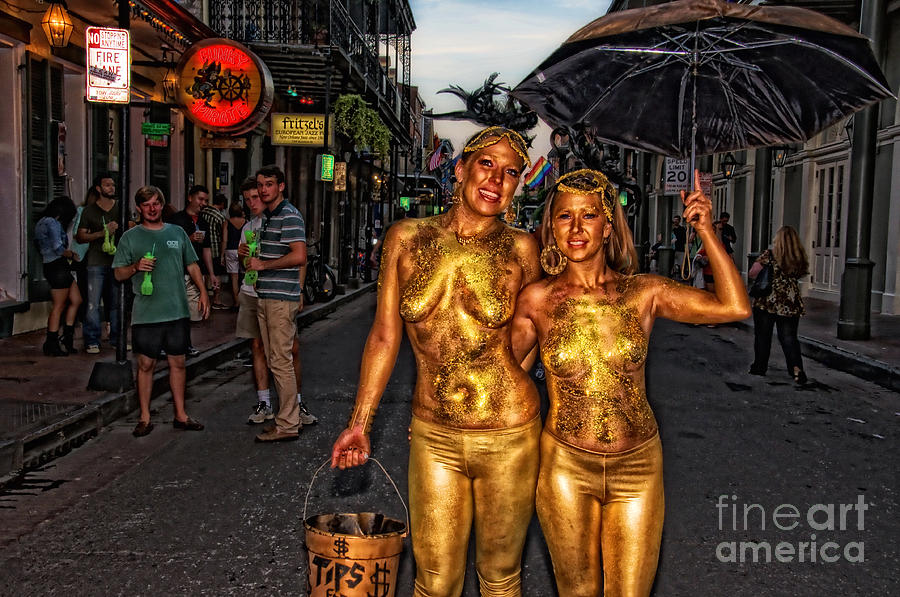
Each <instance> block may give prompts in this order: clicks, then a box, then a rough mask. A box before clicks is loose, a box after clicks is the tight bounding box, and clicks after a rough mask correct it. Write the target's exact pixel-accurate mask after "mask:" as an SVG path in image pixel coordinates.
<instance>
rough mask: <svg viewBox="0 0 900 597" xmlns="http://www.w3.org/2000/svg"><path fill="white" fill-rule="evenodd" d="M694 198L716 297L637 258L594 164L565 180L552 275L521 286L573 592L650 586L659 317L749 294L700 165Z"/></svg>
mask: <svg viewBox="0 0 900 597" xmlns="http://www.w3.org/2000/svg"><path fill="white" fill-rule="evenodd" d="M694 181H695V182H694V191H693V192H692V193H691V194H690V195H688V196H687V197H686V198H685V196H684V193H682V200H683V201H684V204H685V209H684V219H685V220H687V221H689V222H691V223H692V225H693V226H694V228H695V230H697V233H698V235H699V236H700V238H701V239H702V241H703V243H704V245H705V246H706V250H707V252H708V254H709V259H710V262H711V263H712V267H713V270H714V271H715V273H716V277H717V278H718V279H720V280H721V282H720V283H719V284H718V285H717V290H716V294H715V295H712V294H710V293H708V292H704V291H701V290H698V289H696V288H692V287H690V286H687V285H684V284H678V283H675V282H673V281H672V280H669V279H667V278H663V277H660V276H655V275H652V274H635V272H636V271H637V269H638V257H637V253H636V251H635V249H634V242H633V240H632V236H631V231H630V230H629V228H628V222H627V219H626V217H625V213H624V211H623V210H622V206H621V204H620V203H619V201H618V200H617V192H616V189H615V187H614V186H613V185H612V184H611V183H610V182H609V181H608V180H607V178H606V177H605V176H604V175H603V174H601V173H600V172H597V171H595V170H577V171H575V172H572V173H569V174H566V175H564V176H562V177H560V178H559V180H558V181H557V182H556V184H555V185H554V187H553V189H552V191H551V193H550V194H549V197H548V199H547V208H546V210H545V212H544V226H543V228H544V233H545V243H544V244H545V249H544V251H545V253H546V256H545V255H542V258H541V264H542V265H543V266H544V268H545V270H546V271H547V273H548V274H550V277H549V278H546V279H544V280H541V281H539V282H536V283H534V284H531V285H529V286H528V287H527V288H525V290H523V291H522V293H521V294H520V295H519V298H518V302H517V305H516V314H515V319H514V321H513V326H512V343H513V350H514V352H515V354H516V357H517V358H519V359H520V360H521V361H523V365H524V366H528V365H530V362H529V361H530V359H531V356H530V355H533V354H534V353H533V348H534V346H535V344H536V343H538V342H539V343H540V351H541V357H542V359H543V361H544V365H545V368H546V375H547V391H548V395H549V398H550V411H549V413H548V415H547V421H546V424H545V426H544V433H543V435H542V436H541V440H540V445H541V449H540V463H541V464H540V477H539V480H538V484H537V513H538V518H539V520H540V523H541V528H542V529H543V532H544V537H545V538H546V540H547V545H548V547H549V549H550V556H551V559H552V561H553V570H554V573H555V576H556V585H557V588H558V590H559V594H560V595H561V596H570V595H599V594H601V593H603V594H605V595H632V596H635V597H640V596H644V597H646V596H647V595H649V594H650V588H651V586H652V584H653V578H654V576H655V574H656V566H657V560H658V556H659V546H660V541H661V538H662V527H663V510H664V497H663V476H662V445H661V443H660V439H659V431H658V428H657V423H656V419H655V417H654V415H653V411H652V410H651V408H650V404H649V403H648V401H647V396H646V391H645V380H644V369H645V363H646V357H647V346H648V341H649V338H650V332H651V330H652V327H653V321H654V319H655V318H656V317H665V318H667V319H672V320H675V321H681V322H686V323H717V322H726V321H734V320H735V319H741V318H743V317H746V316H747V314H749V311H750V304H749V301H748V300H747V296H746V294H745V292H744V285H743V283H742V281H741V278H740V274H739V273H738V271H737V269H736V268H735V267H734V263H732V262H731V260H730V259H728V256H727V255H726V253H725V250H724V249H723V248H722V245H721V243H720V242H719V241H718V239H717V238H716V237H715V234H714V232H713V226H712V218H711V211H712V204H711V203H710V201H709V199H708V198H707V197H705V196H704V195H703V193H702V191H700V173H699V171H696V172H695V174H694Z"/></svg>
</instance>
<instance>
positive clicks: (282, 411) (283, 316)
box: [239, 166, 306, 442]
mask: <svg viewBox="0 0 900 597" xmlns="http://www.w3.org/2000/svg"><path fill="white" fill-rule="evenodd" d="M284 186H285V184H284V172H282V171H281V168H279V167H278V166H265V167H263V168H261V169H259V170H258V171H257V172H256V189H257V192H258V193H259V198H260V200H261V201H262V203H263V205H264V206H265V210H264V211H263V214H262V227H261V228H260V231H259V255H258V256H256V257H253V256H249V255H248V253H247V245H246V244H244V245H242V247H243V248H242V249H239V254H242V256H248V257H249V259H248V261H247V269H248V270H252V271H256V272H258V279H257V282H256V292H257V295H258V299H257V320H258V322H259V333H260V336H261V337H262V342H263V347H264V348H265V352H266V364H267V365H268V367H269V369H270V370H271V371H272V376H273V377H274V378H275V389H276V390H277V392H278V413H277V414H276V415H275V426H274V427H273V428H270V429H267V430H264V431H263V432H262V433H260V434H258V435H257V436H256V441H258V442H280V441H292V440H296V439H297V438H298V437H299V432H300V429H302V427H303V424H302V422H301V420H300V407H299V404H298V401H297V400H296V399H295V396H296V395H297V392H298V388H297V378H296V374H295V372H294V366H293V359H292V357H291V347H292V345H293V343H294V342H295V340H296V337H297V313H298V311H299V309H300V300H301V294H302V291H301V287H300V267H301V266H303V265H305V264H306V227H305V225H304V223H303V216H301V215H300V212H299V211H297V208H296V207H294V206H293V205H291V204H290V203H289V202H288V200H287V199H285V197H284Z"/></svg>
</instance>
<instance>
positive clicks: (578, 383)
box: [541, 277, 656, 452]
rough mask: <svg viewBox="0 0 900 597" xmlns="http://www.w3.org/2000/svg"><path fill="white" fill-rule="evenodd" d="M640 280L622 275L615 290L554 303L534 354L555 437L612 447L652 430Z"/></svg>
mask: <svg viewBox="0 0 900 597" xmlns="http://www.w3.org/2000/svg"><path fill="white" fill-rule="evenodd" d="M640 286H641V284H640V281H639V280H636V278H635V277H623V278H622V280H621V281H620V283H619V284H618V287H617V288H616V291H615V293H613V294H614V296H608V295H606V294H591V293H584V294H582V295H580V296H568V297H566V298H564V299H562V300H560V301H559V302H558V303H553V306H552V307H551V310H550V312H549V313H548V318H547V328H546V329H545V330H544V331H545V333H546V337H544V338H542V340H541V355H542V359H543V361H544V366H545V367H546V370H547V373H548V376H547V392H548V394H549V396H550V413H549V415H548V417H547V422H546V428H547V429H548V430H549V431H550V432H551V433H553V434H554V435H556V436H557V437H559V438H561V439H563V440H565V441H567V442H570V443H573V444H575V445H578V446H582V447H584V448H586V449H592V450H600V451H603V452H616V451H619V450H625V449H628V448H630V447H632V446H633V445H635V444H637V443H641V442H643V441H646V440H647V439H649V438H650V437H652V436H653V434H654V433H655V432H656V420H655V419H654V417H653V411H652V410H651V408H650V404H649V403H648V402H647V395H646V390H645V388H644V363H645V360H646V357H647V334H646V332H645V331H644V328H643V327H642V325H641V317H640V310H639V306H640V305H639V303H640V296H639V295H640Z"/></svg>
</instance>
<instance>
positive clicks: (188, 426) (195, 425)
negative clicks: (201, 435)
mask: <svg viewBox="0 0 900 597" xmlns="http://www.w3.org/2000/svg"><path fill="white" fill-rule="evenodd" d="M172 427H174V428H175V429H181V430H183V431H203V423H201V422H200V421H195V420H194V419H192V418H190V417H188V418H187V421H179V420H178V419H173V420H172Z"/></svg>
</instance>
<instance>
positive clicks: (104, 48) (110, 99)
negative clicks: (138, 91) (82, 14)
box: [85, 27, 131, 104]
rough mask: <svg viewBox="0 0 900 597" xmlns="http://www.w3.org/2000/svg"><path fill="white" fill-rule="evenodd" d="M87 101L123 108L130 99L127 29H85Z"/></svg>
mask: <svg viewBox="0 0 900 597" xmlns="http://www.w3.org/2000/svg"><path fill="white" fill-rule="evenodd" d="M85 37H86V40H87V43H86V47H87V72H86V76H87V99H88V101H89V102H103V103H110V104H127V103H128V101H129V100H130V99H131V80H130V79H131V77H130V75H131V42H130V39H129V36H128V30H127V29H113V28H110V27H88V28H87V31H86V32H85Z"/></svg>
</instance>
